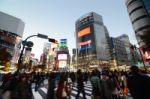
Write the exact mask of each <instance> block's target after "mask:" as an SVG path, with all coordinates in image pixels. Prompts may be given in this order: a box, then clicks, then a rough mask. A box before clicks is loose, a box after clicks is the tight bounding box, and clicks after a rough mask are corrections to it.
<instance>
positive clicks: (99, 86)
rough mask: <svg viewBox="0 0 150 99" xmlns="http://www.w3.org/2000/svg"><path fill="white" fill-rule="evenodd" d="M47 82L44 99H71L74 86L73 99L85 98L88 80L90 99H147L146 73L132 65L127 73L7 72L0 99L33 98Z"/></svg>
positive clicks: (148, 81)
mask: <svg viewBox="0 0 150 99" xmlns="http://www.w3.org/2000/svg"><path fill="white" fill-rule="evenodd" d="M45 80H47V81H48V89H47V95H46V99H71V91H72V89H73V86H75V84H76V86H77V94H76V97H75V98H76V99H80V98H79V97H80V94H82V96H83V99H88V98H87V97H86V92H85V89H84V85H85V84H87V82H88V81H90V82H91V85H92V95H91V99H128V95H131V96H132V97H133V99H150V92H149V89H150V78H149V77H148V76H147V75H146V72H142V71H140V69H139V68H138V67H137V66H131V69H130V71H117V70H114V71H111V70H109V69H103V70H102V71H99V70H98V69H94V70H92V71H91V72H87V71H86V72H82V70H81V69H78V70H77V72H50V73H44V72H32V73H19V72H15V73H14V74H11V73H8V74H5V75H4V76H3V77H2V81H1V82H2V85H1V86H0V99H34V97H33V92H32V88H33V84H34V91H38V89H39V88H40V87H41V86H44V85H45V84H44V81H45Z"/></svg>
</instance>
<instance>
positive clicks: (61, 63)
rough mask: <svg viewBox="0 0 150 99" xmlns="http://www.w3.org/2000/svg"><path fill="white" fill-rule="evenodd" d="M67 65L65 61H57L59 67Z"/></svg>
mask: <svg viewBox="0 0 150 99" xmlns="http://www.w3.org/2000/svg"><path fill="white" fill-rule="evenodd" d="M66 66H67V61H59V68H65V67H66Z"/></svg>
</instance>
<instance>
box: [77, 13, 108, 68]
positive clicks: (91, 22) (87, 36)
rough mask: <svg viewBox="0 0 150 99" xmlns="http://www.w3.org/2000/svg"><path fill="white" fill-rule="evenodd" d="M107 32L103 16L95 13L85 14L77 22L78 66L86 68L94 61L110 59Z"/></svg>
mask: <svg viewBox="0 0 150 99" xmlns="http://www.w3.org/2000/svg"><path fill="white" fill-rule="evenodd" d="M106 30H107V28H106V27H105V25H104V23H103V19H102V16H101V15H99V14H97V13H95V12H90V13H88V14H85V15H83V16H82V17H80V18H79V19H78V20H77V21H76V46H77V49H78V56H77V57H78V65H79V64H80V63H82V64H81V65H82V66H84V67H85V68H86V67H87V66H88V65H89V64H88V62H89V61H90V60H92V59H99V60H104V61H107V60H109V59H110V54H109V50H108V42H107V38H106V32H107V31H106ZM83 63H85V64H83Z"/></svg>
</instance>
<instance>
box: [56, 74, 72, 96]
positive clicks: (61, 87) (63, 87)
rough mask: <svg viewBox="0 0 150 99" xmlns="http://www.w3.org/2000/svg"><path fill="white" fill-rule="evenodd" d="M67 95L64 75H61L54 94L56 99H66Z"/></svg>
mask: <svg viewBox="0 0 150 99" xmlns="http://www.w3.org/2000/svg"><path fill="white" fill-rule="evenodd" d="M68 95H69V91H68V86H67V82H66V79H65V74H62V75H61V77H60V81H59V83H58V88H57V92H56V97H57V99H67V96H68Z"/></svg>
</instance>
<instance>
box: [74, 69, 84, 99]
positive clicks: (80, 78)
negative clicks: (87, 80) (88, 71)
mask: <svg viewBox="0 0 150 99" xmlns="http://www.w3.org/2000/svg"><path fill="white" fill-rule="evenodd" d="M77 89H78V93H77V95H76V99H79V95H80V93H81V92H82V94H83V99H86V97H85V91H84V83H83V74H82V72H81V69H79V70H78V71H77Z"/></svg>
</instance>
